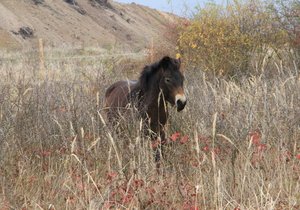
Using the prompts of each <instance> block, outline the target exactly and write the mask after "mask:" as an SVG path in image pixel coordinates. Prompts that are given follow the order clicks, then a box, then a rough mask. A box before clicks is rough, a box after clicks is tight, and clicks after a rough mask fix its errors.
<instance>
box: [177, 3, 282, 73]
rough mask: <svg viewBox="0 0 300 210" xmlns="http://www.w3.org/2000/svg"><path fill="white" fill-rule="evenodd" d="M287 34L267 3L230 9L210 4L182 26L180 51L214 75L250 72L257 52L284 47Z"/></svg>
mask: <svg viewBox="0 0 300 210" xmlns="http://www.w3.org/2000/svg"><path fill="white" fill-rule="evenodd" d="M285 43H287V33H286V31H285V30H284V29H282V28H281V27H279V26H278V24H277V21H276V17H275V16H274V14H273V13H272V11H271V10H270V9H268V6H267V4H264V3H263V2H261V1H259V0H257V1H246V2H243V3H242V2H240V1H235V2H234V3H232V4H228V5H227V6H226V7H224V6H218V5H215V4H208V5H206V6H205V7H204V8H202V9H199V11H198V13H197V14H196V15H195V16H194V18H193V20H192V21H191V23H190V25H188V26H186V27H181V33H180V37H179V39H178V50H179V52H180V54H181V55H182V56H184V57H185V58H186V59H187V60H188V62H191V63H193V64H195V65H197V66H200V67H201V68H202V69H203V70H204V71H207V72H210V73H213V74H214V75H217V76H218V75H228V76H233V75H235V74H236V73H249V71H248V70H249V63H250V61H251V57H252V56H253V54H254V53H260V52H261V51H263V50H264V49H267V50H268V49H270V48H273V49H275V48H281V47H282V46H283V45H284V44H285Z"/></svg>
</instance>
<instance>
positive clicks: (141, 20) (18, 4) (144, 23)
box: [0, 0, 176, 50]
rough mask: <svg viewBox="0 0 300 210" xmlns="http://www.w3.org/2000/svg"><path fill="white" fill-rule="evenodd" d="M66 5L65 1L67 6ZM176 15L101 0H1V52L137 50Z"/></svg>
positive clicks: (160, 37) (158, 36) (157, 35)
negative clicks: (40, 44)
mask: <svg viewBox="0 0 300 210" xmlns="http://www.w3.org/2000/svg"><path fill="white" fill-rule="evenodd" d="M68 2H69V3H68ZM175 19H176V17H175V16H173V15H171V14H167V13H163V12H160V11H157V10H154V9H150V8H148V7H144V6H141V5H137V4H134V3H132V4H120V3H117V2H113V1H109V2H108V3H107V2H106V1H105V0H75V4H73V0H1V1H0V48H30V47H35V46H36V44H37V39H38V38H43V39H44V40H45V42H46V43H47V44H48V45H51V46H62V45H67V46H74V45H75V46H78V45H85V46H97V47H102V48H106V49H109V48H111V47H115V46H117V47H122V48H125V49H131V50H141V49H144V48H145V47H147V46H149V44H150V42H151V39H152V38H153V39H154V40H155V41H156V42H161V41H164V42H165V41H167V40H166V39H167V38H166V37H165V36H163V34H164V31H165V30H166V27H167V26H168V25H169V24H170V22H172V21H174V20H175Z"/></svg>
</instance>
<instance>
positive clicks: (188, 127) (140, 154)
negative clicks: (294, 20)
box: [0, 54, 300, 209]
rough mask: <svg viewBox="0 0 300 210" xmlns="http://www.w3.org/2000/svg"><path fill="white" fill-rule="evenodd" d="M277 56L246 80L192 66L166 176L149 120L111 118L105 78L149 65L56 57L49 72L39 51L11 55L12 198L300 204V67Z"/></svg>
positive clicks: (8, 148) (7, 91)
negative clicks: (113, 122) (210, 75)
mask: <svg viewBox="0 0 300 210" xmlns="http://www.w3.org/2000/svg"><path fill="white" fill-rule="evenodd" d="M46 57H47V54H46ZM116 59H117V60H116ZM272 62H273V65H272V68H274V69H273V71H272V72H274V73H273V74H272V75H271V76H270V75H269V74H267V71H263V73H261V74H260V75H259V76H255V77H251V78H249V77H248V78H240V80H239V81H237V80H235V81H228V80H223V79H213V80H212V79H210V80H208V79H207V78H206V75H205V73H202V72H201V71H199V70H197V71H193V70H192V69H190V68H189V66H186V71H185V75H186V93H187V95H188V105H187V107H186V109H185V110H184V111H183V112H182V113H176V111H175V110H174V109H172V108H171V107H170V110H169V111H170V120H169V124H168V125H167V136H169V137H170V138H169V144H168V145H166V148H165V150H166V155H165V157H164V160H163V162H162V174H161V175H158V174H157V171H156V167H155V164H154V160H153V151H152V148H151V147H152V146H153V145H151V141H150V140H149V139H148V138H147V137H145V136H143V135H141V131H140V130H141V125H140V123H141V122H140V121H139V120H136V121H135V122H132V121H130V122H127V124H126V126H124V129H123V130H122V132H121V133H118V134H116V133H115V132H114V130H112V129H110V128H109V127H107V126H106V123H105V121H106V119H105V112H104V110H103V103H102V102H103V95H104V92H105V88H107V87H108V86H109V85H110V84H111V83H112V82H113V81H116V80H118V79H121V78H125V77H127V76H130V77H131V78H136V77H137V70H135V71H130V72H128V71H125V68H124V63H126V64H128V63H133V67H132V68H137V69H138V68H140V63H139V64H135V63H134V62H128V61H126V62H124V61H121V60H120V58H114V59H108V58H99V59H96V60H85V59H65V60H48V61H47V60H46V62H45V65H46V70H47V71H46V75H41V74H39V71H38V69H39V65H38V55H28V56H26V55H25V54H24V55H21V57H20V58H19V59H17V60H2V61H1V65H0V71H1V73H0V74H1V77H0V177H1V179H0V189H1V191H0V192H1V194H0V206H1V208H2V209H22V208H23V209H108V208H114V209H115V208H119V209H126V208H129V209H133V208H136V209H299V208H300V193H299V192H300V177H299V174H300V160H299V159H300V157H299V153H300V150H299V147H300V146H299V140H300V127H299V125H300V109H299V104H300V91H299V90H300V78H299V69H297V67H296V66H293V65H284V64H283V63H280V62H278V63H277V61H275V60H274V61H272ZM127 67H131V66H130V65H129V66H127Z"/></svg>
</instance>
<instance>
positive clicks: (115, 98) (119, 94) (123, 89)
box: [105, 80, 137, 108]
mask: <svg viewBox="0 0 300 210" xmlns="http://www.w3.org/2000/svg"><path fill="white" fill-rule="evenodd" d="M136 85H137V81H135V80H127V81H118V82H116V83H114V84H112V85H111V86H110V87H109V88H108V89H107V90H106V92H105V106H106V107H108V108H109V107H111V108H116V107H125V106H126V105H127V104H128V103H129V101H128V95H129V93H130V92H131V91H132V90H134V89H135V88H136Z"/></svg>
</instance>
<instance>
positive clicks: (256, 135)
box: [249, 131, 261, 145]
mask: <svg viewBox="0 0 300 210" xmlns="http://www.w3.org/2000/svg"><path fill="white" fill-rule="evenodd" d="M249 135H250V141H252V144H254V145H259V144H260V138H261V135H260V132H259V131H253V132H250V134H249Z"/></svg>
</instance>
